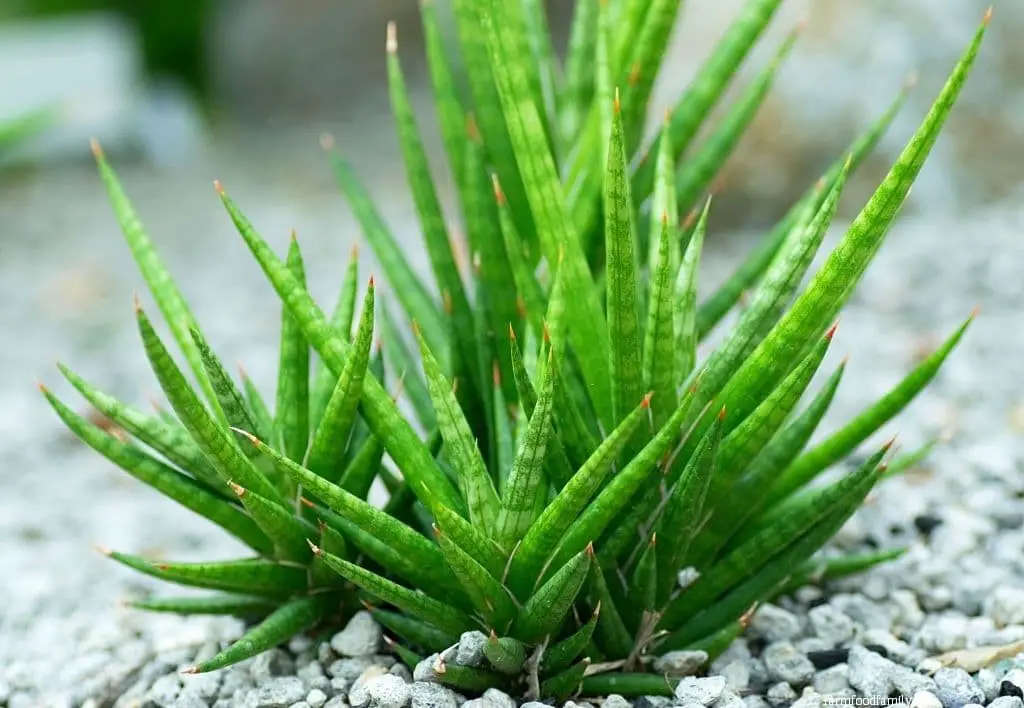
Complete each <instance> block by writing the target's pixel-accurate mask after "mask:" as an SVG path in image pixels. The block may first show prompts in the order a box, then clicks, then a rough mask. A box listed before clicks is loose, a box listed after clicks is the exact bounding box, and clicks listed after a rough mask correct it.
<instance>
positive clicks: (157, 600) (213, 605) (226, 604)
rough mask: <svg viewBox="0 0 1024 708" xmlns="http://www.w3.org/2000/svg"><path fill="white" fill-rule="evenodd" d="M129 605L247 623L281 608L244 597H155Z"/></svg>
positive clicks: (263, 599) (254, 598)
mask: <svg viewBox="0 0 1024 708" xmlns="http://www.w3.org/2000/svg"><path fill="white" fill-rule="evenodd" d="M127 605H128V606H129V607H134V608H135V609H137V610H147V611H148V612H170V613H173V614H177V615H233V616H235V617H241V618H245V619H250V618H253V617H265V616H266V615H268V614H270V613H271V612H273V611H274V610H275V609H277V608H278V607H279V605H278V603H276V602H274V601H273V600H268V599H266V598H262V597H246V596H244V595H205V596H198V597H196V596H193V595H189V596H188V597H151V598H147V599H145V600H130V601H128V602H127Z"/></svg>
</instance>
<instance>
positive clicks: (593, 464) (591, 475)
mask: <svg viewBox="0 0 1024 708" xmlns="http://www.w3.org/2000/svg"><path fill="white" fill-rule="evenodd" d="M648 406H649V399H646V398H645V399H644V401H643V402H641V404H640V405H639V406H637V407H636V408H635V409H634V410H633V412H632V413H630V414H629V415H628V416H627V417H626V418H625V420H623V421H622V422H621V423H619V425H618V427H616V428H615V430H613V431H612V432H611V434H610V435H609V436H608V437H607V438H605V439H604V440H603V441H602V442H601V444H600V446H598V448H597V450H595V451H594V454H593V455H591V456H590V458H589V459H587V461H586V463H584V465H583V466H582V467H581V468H580V469H579V471H578V472H576V474H574V475H573V476H572V479H570V480H569V482H568V484H566V485H565V487H563V488H562V490H561V491H560V492H559V493H558V494H557V495H556V496H555V498H554V499H553V500H552V501H551V503H550V504H548V505H547V507H545V509H544V511H542V512H541V514H540V516H539V517H537V520H536V521H534V522H533V524H531V525H530V528H529V530H527V532H526V535H525V536H524V537H523V542H522V543H521V544H520V545H519V550H518V551H517V552H516V553H515V555H513V556H512V565H511V568H510V570H509V582H510V583H511V585H512V589H513V590H515V592H516V594H517V595H519V596H520V597H522V596H523V595H524V594H525V593H527V592H529V590H530V589H531V588H533V587H534V584H535V583H537V582H539V580H540V574H541V572H542V570H543V568H544V565H545V561H546V560H547V559H548V558H550V557H551V555H552V551H553V550H554V549H555V547H556V544H557V543H558V541H559V539H560V538H562V536H563V534H565V532H566V531H567V530H568V529H569V528H570V527H571V526H572V525H573V523H574V521H575V519H576V518H577V517H578V516H579V515H580V514H581V513H585V510H586V509H588V508H589V507H588V502H589V501H590V499H591V497H593V496H594V494H595V493H597V491H598V489H600V488H601V485H602V484H603V483H604V480H605V477H606V476H607V475H608V472H609V470H610V469H611V467H612V464H613V463H614V461H615V459H616V458H617V457H618V455H619V453H620V452H621V451H622V449H623V447H625V444H626V441H627V440H629V439H630V438H631V437H632V435H633V433H634V432H635V431H636V430H637V428H638V427H639V425H640V422H641V420H643V418H644V416H645V412H646V410H647V407H648Z"/></svg>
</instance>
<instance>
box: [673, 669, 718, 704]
mask: <svg viewBox="0 0 1024 708" xmlns="http://www.w3.org/2000/svg"><path fill="white" fill-rule="evenodd" d="M723 691H725V679H724V678H722V677H721V676H709V677H706V678H694V677H693V676H687V677H685V678H683V679H681V680H680V681H679V683H678V685H676V690H675V696H676V698H677V699H678V700H679V701H681V702H683V703H700V704H701V705H705V706H709V705H711V704H712V703H714V702H715V701H716V700H718V697H719V696H721V695H722V692H723Z"/></svg>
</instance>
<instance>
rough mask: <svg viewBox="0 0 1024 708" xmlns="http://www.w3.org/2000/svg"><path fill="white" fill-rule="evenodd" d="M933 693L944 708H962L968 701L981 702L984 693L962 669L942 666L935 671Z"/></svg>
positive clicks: (983, 698)
mask: <svg viewBox="0 0 1024 708" xmlns="http://www.w3.org/2000/svg"><path fill="white" fill-rule="evenodd" d="M933 678H934V679H935V685H936V689H935V695H936V696H938V698H939V700H940V701H942V705H943V706H944V707H945V708H963V706H965V705H967V704H968V703H981V702H983V701H984V700H985V693H984V692H983V691H982V690H981V687H980V686H978V684H977V682H976V681H975V680H974V679H973V678H972V677H971V675H970V674H969V673H967V672H966V671H964V670H963V669H951V668H943V669H939V670H938V671H936V672H935V676H934V677H933Z"/></svg>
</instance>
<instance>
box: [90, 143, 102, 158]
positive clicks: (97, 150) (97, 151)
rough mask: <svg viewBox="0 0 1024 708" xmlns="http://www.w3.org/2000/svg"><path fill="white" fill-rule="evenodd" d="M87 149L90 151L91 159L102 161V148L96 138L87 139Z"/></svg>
mask: <svg viewBox="0 0 1024 708" xmlns="http://www.w3.org/2000/svg"><path fill="white" fill-rule="evenodd" d="M89 149H90V150H91V151H92V154H93V157H95V158H96V159H97V160H102V159H103V146H102V145H100V141H99V140H97V139H96V138H89Z"/></svg>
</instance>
